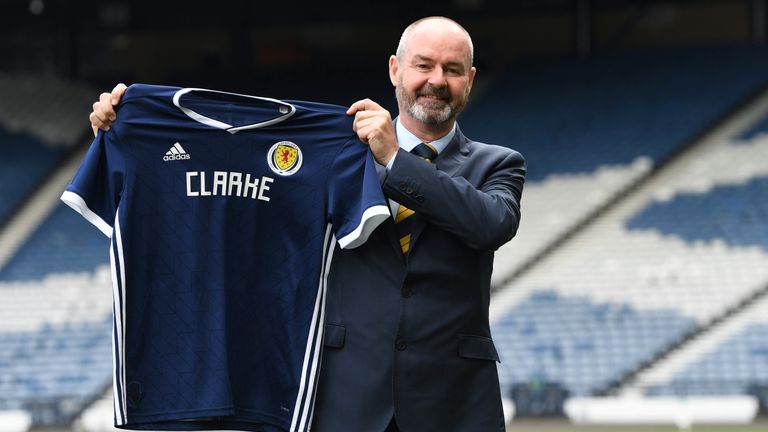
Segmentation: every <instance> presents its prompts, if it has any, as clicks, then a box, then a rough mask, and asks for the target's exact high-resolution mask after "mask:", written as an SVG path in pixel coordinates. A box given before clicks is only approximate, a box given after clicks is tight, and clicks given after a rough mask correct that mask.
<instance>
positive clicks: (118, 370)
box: [110, 208, 128, 425]
mask: <svg viewBox="0 0 768 432" xmlns="http://www.w3.org/2000/svg"><path fill="white" fill-rule="evenodd" d="M122 241H123V239H122V233H121V231H120V218H119V208H118V212H116V213H115V237H114V238H113V239H112V245H110V252H111V253H110V262H111V264H112V302H113V313H114V320H115V329H114V333H113V334H112V337H113V345H115V348H116V349H115V351H114V352H113V359H114V364H115V370H114V375H115V377H114V379H113V386H114V389H113V390H114V394H115V396H116V397H115V415H116V416H117V415H118V413H119V414H120V417H119V418H118V420H120V423H118V424H119V425H124V424H126V423H127V422H128V412H127V411H126V409H127V406H126V398H125V256H124V255H123V242H122ZM114 245H116V247H114Z"/></svg>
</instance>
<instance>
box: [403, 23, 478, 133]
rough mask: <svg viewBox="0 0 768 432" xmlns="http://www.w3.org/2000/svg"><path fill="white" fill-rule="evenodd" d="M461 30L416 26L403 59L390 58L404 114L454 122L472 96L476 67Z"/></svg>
mask: <svg viewBox="0 0 768 432" xmlns="http://www.w3.org/2000/svg"><path fill="white" fill-rule="evenodd" d="M469 56H470V54H469V47H468V44H467V41H466V38H465V37H464V36H463V35H462V34H460V33H458V32H429V31H426V32H425V31H421V32H419V31H418V29H416V30H415V31H414V32H413V33H412V34H411V37H410V39H409V41H408V44H407V47H406V49H405V52H404V53H403V54H402V58H395V57H393V58H392V59H390V77H391V78H392V81H393V84H394V85H395V93H396V95H397V101H398V105H399V108H400V114H401V115H408V116H410V117H412V118H414V119H416V120H418V121H419V122H422V123H425V124H432V125H440V124H444V123H446V122H449V121H453V120H454V119H455V118H456V116H457V115H458V114H459V112H461V110H462V109H463V108H464V106H465V105H466V104H467V100H468V99H469V92H470V89H471V88H472V80H473V79H474V75H475V68H473V67H471V65H470V59H469Z"/></svg>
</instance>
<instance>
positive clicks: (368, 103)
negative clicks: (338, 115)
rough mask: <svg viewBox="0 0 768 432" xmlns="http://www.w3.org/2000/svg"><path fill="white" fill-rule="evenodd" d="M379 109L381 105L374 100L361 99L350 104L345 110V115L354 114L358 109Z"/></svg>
mask: <svg viewBox="0 0 768 432" xmlns="http://www.w3.org/2000/svg"><path fill="white" fill-rule="evenodd" d="M380 109H382V108H381V105H379V104H377V103H376V102H374V101H372V100H370V99H363V100H359V101H357V102H355V103H353V104H352V105H350V106H349V109H348V110H347V115H352V114H355V113H356V112H358V111H368V110H380Z"/></svg>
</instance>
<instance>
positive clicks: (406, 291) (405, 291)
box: [402, 287, 413, 298]
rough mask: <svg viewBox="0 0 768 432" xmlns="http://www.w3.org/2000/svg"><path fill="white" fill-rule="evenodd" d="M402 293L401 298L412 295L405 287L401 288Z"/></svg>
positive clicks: (411, 291) (410, 290)
mask: <svg viewBox="0 0 768 432" xmlns="http://www.w3.org/2000/svg"><path fill="white" fill-rule="evenodd" d="M402 293H403V297H405V298H408V297H410V296H412V295H413V290H412V289H410V288H407V287H406V288H403V290H402Z"/></svg>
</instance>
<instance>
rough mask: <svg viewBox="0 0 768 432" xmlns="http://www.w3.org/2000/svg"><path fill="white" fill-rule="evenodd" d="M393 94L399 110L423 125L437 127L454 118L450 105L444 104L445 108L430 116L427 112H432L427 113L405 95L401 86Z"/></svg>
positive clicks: (422, 107)
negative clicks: (395, 96)
mask: <svg viewBox="0 0 768 432" xmlns="http://www.w3.org/2000/svg"><path fill="white" fill-rule="evenodd" d="M395 93H396V95H397V101H398V104H399V105H400V109H402V110H403V111H405V112H407V113H408V114H409V115H410V116H411V117H413V118H415V119H416V120H418V121H420V122H422V123H424V124H430V125H439V124H443V123H445V122H447V121H449V120H451V119H452V118H453V117H454V109H453V107H452V106H451V104H450V103H447V104H445V106H444V107H443V108H442V109H441V110H440V111H438V112H437V114H430V113H429V111H432V110H429V111H428V110H427V109H426V108H425V107H424V106H422V105H420V104H419V102H417V101H416V100H414V99H411V98H410V97H409V96H408V95H407V94H405V91H403V88H402V86H398V87H397V88H396V91H395Z"/></svg>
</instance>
